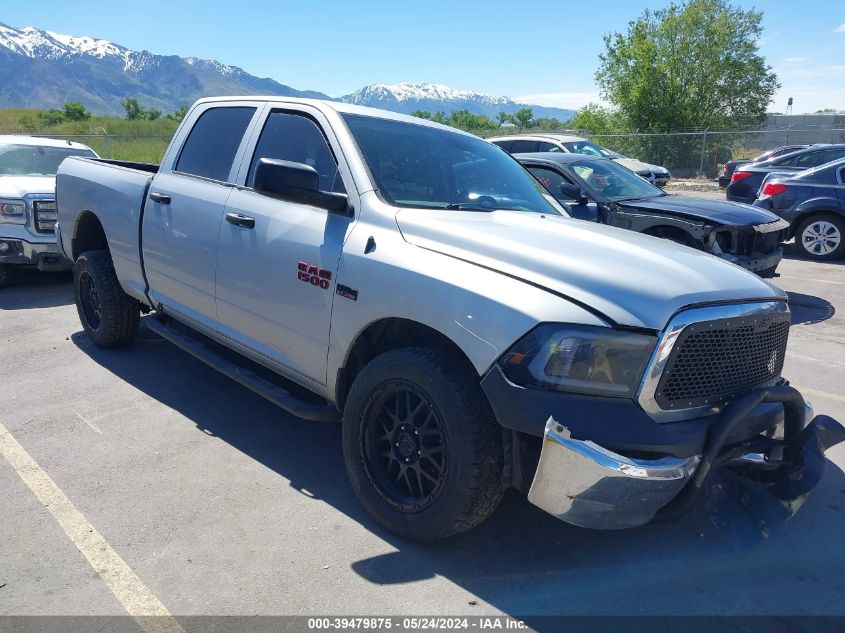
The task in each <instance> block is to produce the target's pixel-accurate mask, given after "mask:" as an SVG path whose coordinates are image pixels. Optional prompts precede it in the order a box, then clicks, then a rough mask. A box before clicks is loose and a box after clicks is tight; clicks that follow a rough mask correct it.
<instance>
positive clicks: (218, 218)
mask: <svg viewBox="0 0 845 633" xmlns="http://www.w3.org/2000/svg"><path fill="white" fill-rule="evenodd" d="M215 105H216V106H218V107H213V106H215ZM190 116H191V119H190V120H189V121H187V122H186V125H191V123H192V124H193V125H192V126H191V128H190V132H189V133H188V135H187V138H186V139H185V141H184V143H183V144H182V145H181V147H174V148H171V150H169V151H168V155H167V156H165V160H164V162H162V167H161V169H160V171H159V173H158V174H157V175H156V177H155V178H154V179H153V182H152V184H151V185H150V190H149V192H148V195H147V201H146V204H145V207H144V221H143V227H142V230H143V236H142V249H143V256H144V270H145V272H146V276H147V282H148V284H149V287H150V291H149V293H150V297H151V298H152V299H153V301H154V302H156V304H160V305H162V306H163V307H164V309H165V311H166V312H170V313H173V315H174V316H177V317H182V318H183V319H185V318H186V319H187V320H189V321H190V322H191V323H192V324H195V325H197V324H198V325H201V326H204V327H206V328H209V329H210V330H212V331H214V330H216V328H217V307H216V303H215V296H214V294H215V287H214V279H215V269H216V265H217V240H218V234H219V233H220V224H221V222H222V221H223V212H224V208H225V206H226V201H227V200H228V199H229V195H230V194H231V193H232V189H233V185H232V181H233V179H234V178H233V177H234V175H235V174H236V173H237V167H236V166H237V165H239V162H238V161H236V158H237V157H238V156H240V154H241V153H242V147H245V145H246V137H247V130H248V128H249V127H250V125H251V123H252V122H253V119H257V108H256V107H255V106H254V105H249V106H248V105H244V106H242V107H241V106H237V105H234V106H228V105H227V106H225V107H220V104H208V105H206V106H200V107H199V108H197V109H196V110H195V111H193V112H192V113H191V115H190Z"/></svg>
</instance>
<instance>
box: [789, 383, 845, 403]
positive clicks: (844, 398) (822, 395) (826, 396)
mask: <svg viewBox="0 0 845 633" xmlns="http://www.w3.org/2000/svg"><path fill="white" fill-rule="evenodd" d="M794 387H795V388H796V389H798V391H800V392H801V393H802V394H806V395H808V396H815V397H816V398H824V399H825V400H834V401H835V402H845V396H840V395H838V394H835V393H828V392H827V391H819V390H818V389H812V388H810V387H802V386H800V385H794Z"/></svg>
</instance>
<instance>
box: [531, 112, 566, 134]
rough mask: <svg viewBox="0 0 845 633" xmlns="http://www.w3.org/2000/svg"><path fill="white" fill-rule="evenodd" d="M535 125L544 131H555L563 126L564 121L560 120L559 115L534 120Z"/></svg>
mask: <svg viewBox="0 0 845 633" xmlns="http://www.w3.org/2000/svg"><path fill="white" fill-rule="evenodd" d="M534 125H536V126H537V127H538V128H540V129H541V130H543V131H544V132H555V131H558V130H560V129H561V128H562V127H563V123H561V122H560V119H558V118H557V117H553V116H552V117H544V118H542V119H536V120H535V121H534Z"/></svg>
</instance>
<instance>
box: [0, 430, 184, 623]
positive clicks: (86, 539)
mask: <svg viewBox="0 0 845 633" xmlns="http://www.w3.org/2000/svg"><path fill="white" fill-rule="evenodd" d="M0 455H2V456H3V457H4V458H5V459H6V461H7V462H9V464H10V465H11V466H12V469H13V470H14V471H15V472H16V473H17V475H18V477H20V478H21V481H23V482H24V483H25V484H26V485H27V487H28V488H29V489H30V490H32V492H33V494H35V496H36V497H37V498H38V500H39V501H40V502H41V503H42V504H43V505H44V507H45V508H46V509H47V511H48V512H49V513H50V514H51V515H53V518H54V519H55V520H56V523H58V524H59V525H60V526H61V528H62V529H63V530H64V532H65V534H67V537H68V538H69V539H70V540H71V541H72V542H73V544H74V545H76V547H77V549H79V551H80V552H82V555H83V556H85V558H86V559H88V563H89V564H90V565H91V567H92V568H93V569H94V571H96V572H97V574H98V575H99V576H100V578H102V579H103V582H105V583H106V586H108V588H109V589H110V590H111V592H112V593H113V594H114V596H115V598H117V599H118V601H119V602H120V604H122V605H123V608H124V609H126V612H127V613H128V614H129V615H131V616H132V617H133V618H135V619H136V620H137V621H138V624H139V625H140V626H141V628H143V629H144V630H145V631H147V632H148V633H154V632H155V633H180V632H182V627H180V626H179V624H178V623H177V622H176V620H175V619H174V618H173V616H172V615H171V614H170V612H169V611H168V610H167V608H166V607H165V606H164V605H163V604H162V603H161V601H160V600H159V599H158V598H156V597H155V595H154V594H153V592H152V591H150V589H149V588H148V587H147V586H146V585H145V584H144V583H143V582H142V581H141V579H140V578H138V575H137V574H136V573H135V572H134V571H132V568H131V567H129V565H127V564H126V562H125V561H124V560H123V559H122V558H121V557H120V556H119V555H118V554H117V552H115V551H114V549H112V547H111V545H109V544H108V542H107V541H106V539H105V538H103V535H102V534H100V533H99V532H98V531H97V529H96V528H95V527H94V526H93V525H91V524H90V523H89V522H88V520H87V519H86V518H85V517H84V516H83V515H82V513H81V512H80V511H79V510H77V509H76V506H74V505H73V503H72V502H71V500H70V499H68V498H67V496H66V495H65V493H63V492H62V491H61V489H60V488H59V487H58V486H57V485H56V483H55V482H54V481H53V480H52V479H50V476H49V475H48V474H47V473H46V472H44V469H42V468H41V466H39V465H38V463H37V462H36V461H35V460H34V459H32V457H30V455H29V453H27V452H26V449H24V447H23V446H21V445H20V444H19V443H18V441H17V440H16V439H15V438H14V437H12V434H11V433H9V431H8V430H7V429H6V427H5V426H3V424H2V423H0Z"/></svg>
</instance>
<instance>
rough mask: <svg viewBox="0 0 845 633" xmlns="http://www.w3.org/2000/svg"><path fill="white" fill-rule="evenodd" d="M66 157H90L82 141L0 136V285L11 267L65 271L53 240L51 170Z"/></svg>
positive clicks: (53, 175)
mask: <svg viewBox="0 0 845 633" xmlns="http://www.w3.org/2000/svg"><path fill="white" fill-rule="evenodd" d="M68 156H87V157H89V158H96V157H97V154H96V153H95V152H94V150H92V149H91V148H90V147H88V146H87V145H82V144H81V143H72V142H70V141H59V140H55V139H48V138H35V137H31V136H0V286H2V285H3V284H4V283H5V281H6V277H7V274H8V271H9V267H11V266H36V267H37V268H38V269H39V270H66V269H67V268H68V267H69V262H68V261H67V260H66V259H65V257H64V256H63V255H62V253H61V251H60V250H59V247H58V244H57V243H56V196H55V189H56V172H57V171H58V169H59V165H60V164H61V162H62V161H63V160H64V159H65V158H67V157H68Z"/></svg>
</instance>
